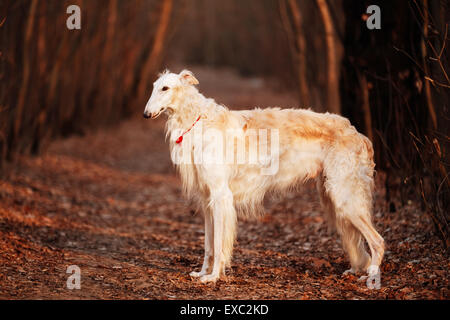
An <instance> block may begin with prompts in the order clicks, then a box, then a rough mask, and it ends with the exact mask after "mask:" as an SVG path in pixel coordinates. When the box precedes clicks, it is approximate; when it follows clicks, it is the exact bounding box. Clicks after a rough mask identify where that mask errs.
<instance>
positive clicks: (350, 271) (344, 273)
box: [342, 268, 355, 276]
mask: <svg viewBox="0 0 450 320" xmlns="http://www.w3.org/2000/svg"><path fill="white" fill-rule="evenodd" d="M348 274H355V270H354V269H353V268H351V269H348V270H345V271H344V272H343V273H342V275H344V276H346V275H348Z"/></svg>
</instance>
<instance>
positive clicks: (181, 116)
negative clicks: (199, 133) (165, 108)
mask: <svg viewBox="0 0 450 320" xmlns="http://www.w3.org/2000/svg"><path fill="white" fill-rule="evenodd" d="M176 100H177V102H176V107H175V108H174V109H173V111H172V112H171V113H170V114H169V118H168V120H167V130H168V131H169V132H170V131H172V130H174V129H183V130H185V129H187V128H189V127H191V126H192V124H193V123H194V122H195V121H196V119H198V117H199V116H200V117H201V118H202V119H205V118H207V117H213V116H214V115H215V114H217V113H219V112H223V111H225V110H226V108H225V107H223V106H219V105H217V104H216V103H215V101H214V100H213V99H210V98H206V97H205V96H204V95H203V94H201V93H200V92H199V91H198V90H197V89H196V88H194V87H188V88H184V89H183V90H180V92H179V95H178V98H177V99H176Z"/></svg>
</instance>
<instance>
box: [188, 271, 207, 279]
mask: <svg viewBox="0 0 450 320" xmlns="http://www.w3.org/2000/svg"><path fill="white" fill-rule="evenodd" d="M189 275H190V276H191V277H193V278H200V277H201V276H204V275H205V273H204V272H197V271H192V272H191V273H189Z"/></svg>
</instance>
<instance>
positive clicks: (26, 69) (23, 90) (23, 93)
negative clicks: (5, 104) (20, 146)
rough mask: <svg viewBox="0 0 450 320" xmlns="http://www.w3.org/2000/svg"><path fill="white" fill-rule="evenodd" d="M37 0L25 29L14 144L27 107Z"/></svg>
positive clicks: (34, 1) (31, 8)
mask: <svg viewBox="0 0 450 320" xmlns="http://www.w3.org/2000/svg"><path fill="white" fill-rule="evenodd" d="M37 4H38V1H37V0H33V1H32V2H31V5H30V11H29V15H28V21H27V25H26V29H25V39H24V46H23V47H24V50H23V59H22V64H23V78H22V85H21V87H20V91H19V97H18V102H17V107H16V113H15V116H14V117H15V119H14V126H13V136H12V137H11V144H12V145H13V146H14V145H15V144H16V143H17V141H18V137H19V134H20V129H21V126H22V122H23V109H24V107H25V99H26V97H27V94H28V86H29V81H30V73H31V68H30V63H31V57H30V50H31V48H30V42H31V35H32V33H33V26H34V20H35V17H36V9H37Z"/></svg>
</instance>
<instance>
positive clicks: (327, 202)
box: [316, 175, 336, 234]
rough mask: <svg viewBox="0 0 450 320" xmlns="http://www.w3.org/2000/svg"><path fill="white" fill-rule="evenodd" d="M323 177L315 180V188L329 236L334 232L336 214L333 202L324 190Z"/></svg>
mask: <svg viewBox="0 0 450 320" xmlns="http://www.w3.org/2000/svg"><path fill="white" fill-rule="evenodd" d="M324 183H325V177H324V176H323V175H320V176H319V177H318V178H317V182H316V187H317V191H318V193H319V197H320V204H321V205H322V208H323V211H324V213H325V218H326V221H327V223H328V232H329V233H330V234H331V233H333V231H335V230H336V212H335V209H334V205H333V202H332V201H331V199H330V197H329V195H328V193H327V190H326V189H325V185H324Z"/></svg>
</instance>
